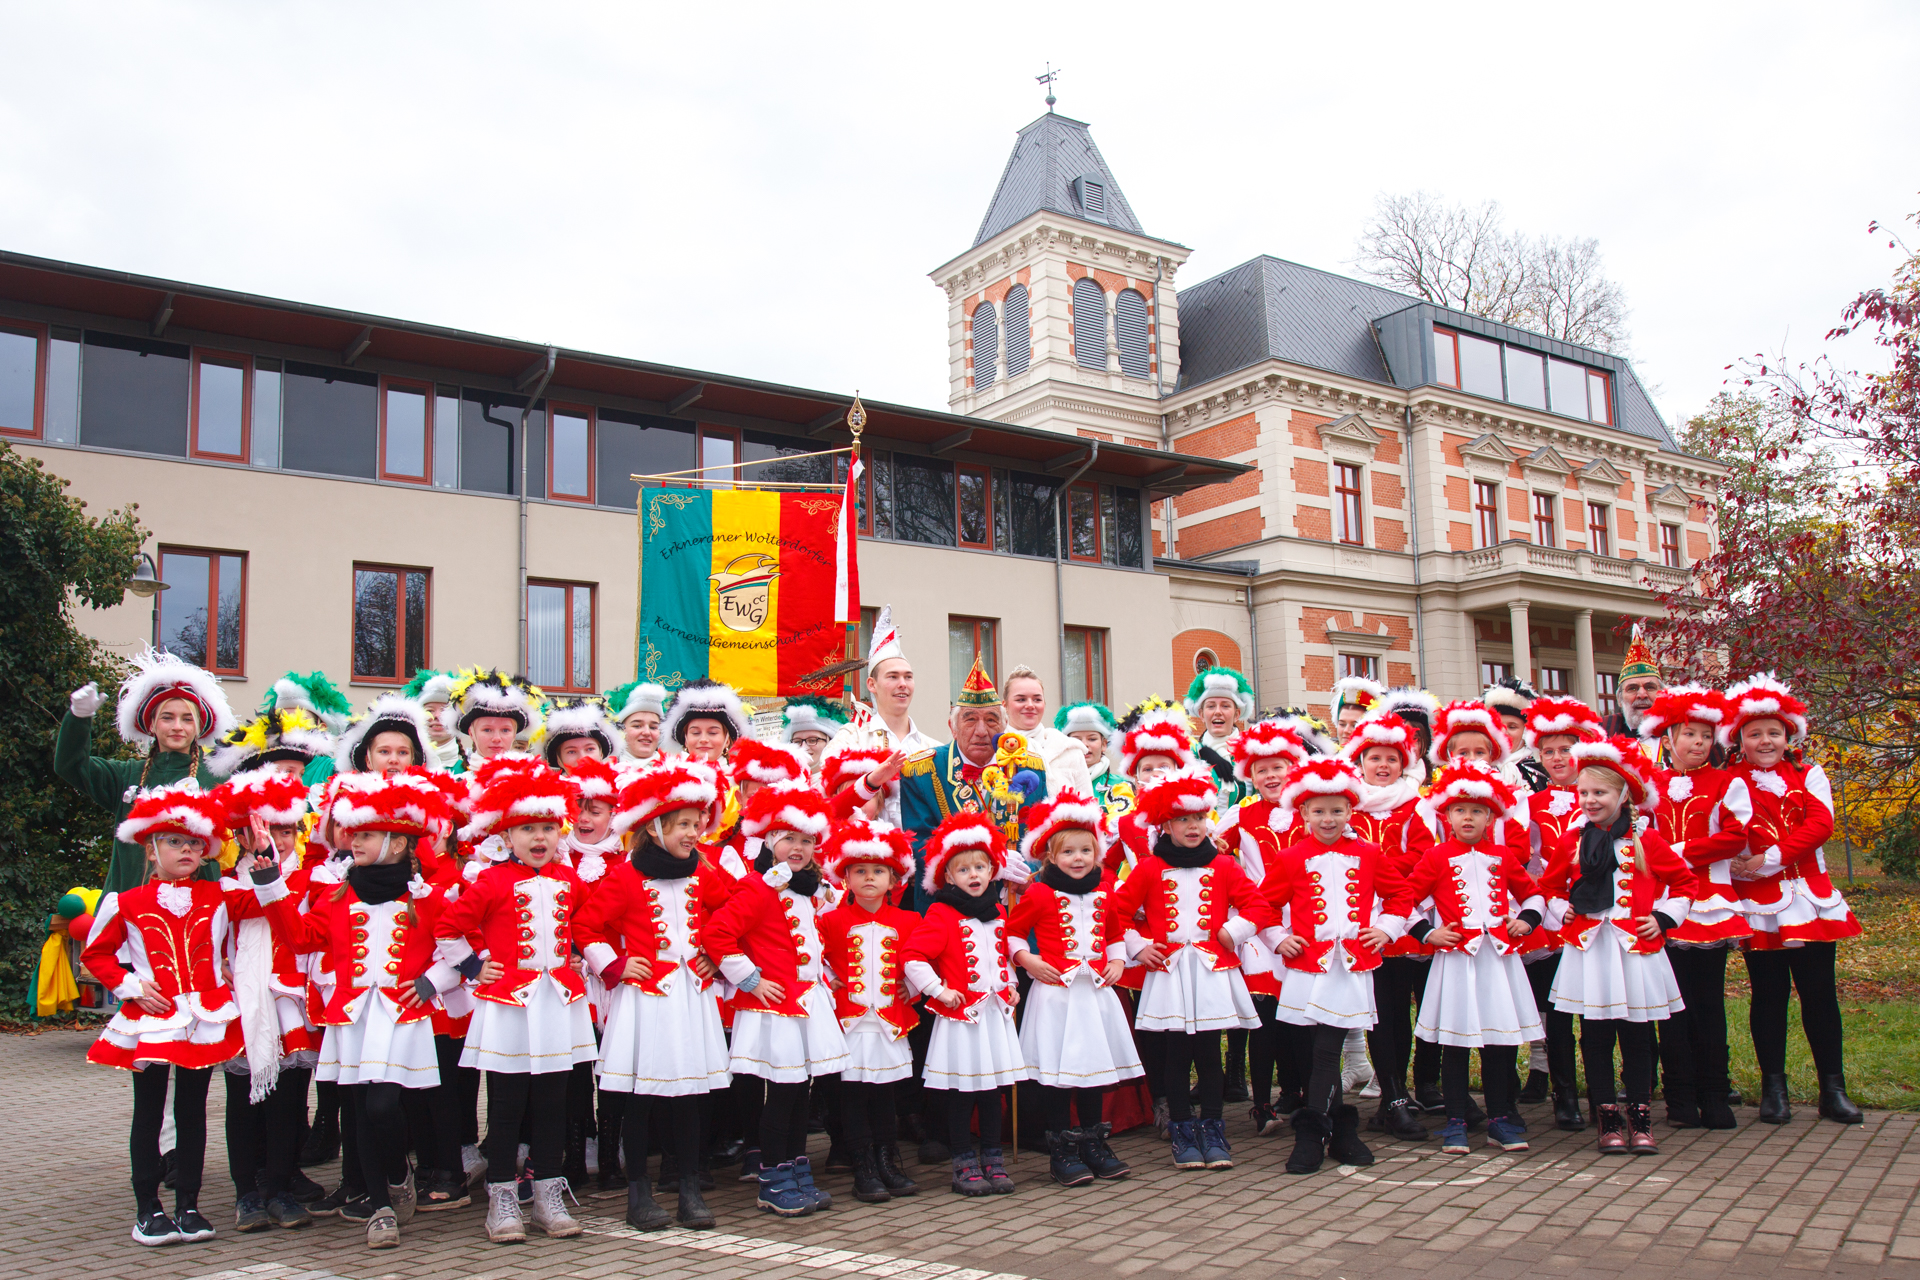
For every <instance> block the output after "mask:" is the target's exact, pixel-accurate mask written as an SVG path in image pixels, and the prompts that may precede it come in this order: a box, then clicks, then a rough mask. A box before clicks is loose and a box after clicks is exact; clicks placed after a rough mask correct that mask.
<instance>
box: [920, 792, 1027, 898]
mask: <svg viewBox="0 0 1920 1280" xmlns="http://www.w3.org/2000/svg"><path fill="white" fill-rule="evenodd" d="M963 853H984V854H986V855H987V860H988V861H989V862H990V863H992V864H993V878H994V879H995V880H999V879H1002V878H1004V876H1005V875H1006V870H1007V838H1006V837H1005V836H1004V835H1002V834H1001V833H1000V828H999V826H998V825H997V824H996V823H995V822H994V821H993V819H992V818H989V817H987V815H985V814H984V813H967V812H965V811H964V810H963V811H961V812H959V813H955V814H953V815H952V816H950V817H949V818H948V819H947V820H946V821H945V822H942V823H941V824H940V825H939V826H937V827H935V828H934V829H933V832H932V834H931V835H929V836H928V837H927V842H926V844H925V845H923V846H921V850H920V856H921V858H922V859H924V860H925V863H926V866H925V869H924V870H923V871H922V872H921V874H920V887H921V888H922V889H924V890H926V891H927V892H928V893H938V892H939V891H940V886H941V885H944V884H945V883H946V882H947V864H948V863H950V862H952V861H953V859H954V858H955V857H956V856H958V855H960V854H963Z"/></svg>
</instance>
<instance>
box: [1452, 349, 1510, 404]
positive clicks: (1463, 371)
mask: <svg viewBox="0 0 1920 1280" xmlns="http://www.w3.org/2000/svg"><path fill="white" fill-rule="evenodd" d="M1460 389H1461V390H1462V391H1471V392H1472V393H1473V394H1474V395H1477V396H1492V397H1493V398H1494V399H1495V400H1498V399H1500V398H1501V396H1502V394H1503V392H1502V389H1501V384H1500V344H1499V343H1497V342H1488V341H1487V340H1486V339H1485V338H1475V337H1471V336H1469V335H1467V334H1464V333H1463V334H1461V335H1460Z"/></svg>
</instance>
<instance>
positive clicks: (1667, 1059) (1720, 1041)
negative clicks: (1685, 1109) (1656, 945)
mask: <svg viewBox="0 0 1920 1280" xmlns="http://www.w3.org/2000/svg"><path fill="white" fill-rule="evenodd" d="M1731 949H1732V948H1730V947H1668V948H1667V961H1668V963H1670V964H1671V965H1672V966H1673V980H1674V982H1675V983H1676V984H1677V985H1678V986H1679V988H1680V999H1681V1000H1682V1001H1683V1002H1684V1003H1685V1004H1686V1006H1687V1007H1686V1008H1684V1009H1682V1010H1680V1011H1679V1012H1678V1013H1676V1014H1674V1015H1673V1016H1672V1017H1670V1018H1668V1019H1667V1024H1666V1025H1665V1026H1664V1027H1661V1028H1660V1074H1661V1076H1662V1077H1663V1078H1664V1079H1665V1081H1666V1090H1667V1100H1668V1101H1669V1102H1673V1101H1681V1102H1692V1101H1696V1100H1698V1098H1699V1096H1700V1095H1701V1094H1704V1093H1716V1094H1723V1093H1725V1092H1726V1091H1727V1089H1728V1088H1729V1087H1730V1084H1731V1082H1730V1081H1729V1080H1728V1079H1727V952H1728V951H1729V950H1731ZM1783 1048H1784V1046H1783Z"/></svg>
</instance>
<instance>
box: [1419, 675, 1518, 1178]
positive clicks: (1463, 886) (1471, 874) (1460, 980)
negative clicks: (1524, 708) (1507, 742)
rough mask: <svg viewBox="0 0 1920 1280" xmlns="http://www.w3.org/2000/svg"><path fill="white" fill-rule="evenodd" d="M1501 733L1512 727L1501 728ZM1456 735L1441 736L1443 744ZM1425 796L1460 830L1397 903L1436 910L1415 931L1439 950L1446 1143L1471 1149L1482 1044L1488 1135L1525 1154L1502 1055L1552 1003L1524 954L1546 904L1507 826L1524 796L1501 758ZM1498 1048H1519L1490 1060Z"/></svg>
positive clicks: (1438, 1033)
mask: <svg viewBox="0 0 1920 1280" xmlns="http://www.w3.org/2000/svg"><path fill="white" fill-rule="evenodd" d="M1455 705H1456V706H1457V705H1459V704H1455ZM1467 705H1469V706H1473V705H1476V704H1471V703H1470V704H1467ZM1481 710H1482V711H1484V710H1485V709H1484V708H1481ZM1487 714H1491V713H1487ZM1494 732H1496V733H1498V732H1500V731H1499V728H1498V726H1497V725H1496V726H1495V727H1494ZM1502 740H1503V741H1504V735H1502ZM1444 741H1445V738H1444V737H1442V736H1441V735H1440V734H1438V733H1436V734H1435V737H1434V746H1435V748H1436V749H1438V748H1439V747H1440V746H1441V744H1442V743H1443V742H1444ZM1421 805H1422V807H1423V808H1424V809H1426V810H1428V811H1430V812H1432V813H1434V814H1435V815H1436V816H1437V817H1438V818H1439V820H1440V821H1442V822H1444V823H1446V825H1447V831H1448V838H1447V839H1446V840H1444V841H1441V842H1440V843H1439V844H1436V845H1434V846H1433V847H1432V848H1430V849H1428V850H1427V851H1426V852H1425V853H1423V854H1422V855H1420V861H1419V862H1418V863H1417V864H1415V866H1414V868H1413V872H1412V874H1411V875H1409V876H1408V877H1407V887H1406V891H1405V893H1404V895H1403V897H1402V899H1401V900H1400V901H1397V902H1394V903H1391V904H1389V906H1388V911H1389V912H1390V913H1391V914H1393V915H1396V916H1408V915H1410V913H1411V912H1412V911H1413V910H1414V909H1415V908H1416V907H1417V906H1420V905H1422V904H1425V905H1427V906H1428V907H1429V908H1430V910H1431V916H1430V917H1429V918H1427V919H1422V920H1419V921H1416V922H1414V923H1413V925H1412V932H1413V933H1414V934H1415V935H1416V936H1418V937H1419V938H1420V939H1421V941H1423V942H1426V943H1428V944H1429V945H1431V946H1432V947H1433V948H1434V957H1433V962H1432V967H1431V969H1430V970H1429V972H1428V974H1427V989H1426V994H1425V995H1424V996H1422V997H1421V1000H1420V1018H1419V1021H1418V1022H1417V1023H1415V1025H1414V1034H1415V1035H1417V1036H1419V1037H1420V1038H1421V1039H1422V1040H1425V1041H1427V1042H1429V1043H1433V1044H1438V1045H1439V1046H1440V1077H1441V1088H1442V1089H1443V1091H1444V1093H1445V1098H1446V1109H1447V1122H1446V1125H1445V1126H1444V1127H1443V1128H1442V1130H1441V1133H1440V1149H1441V1151H1442V1152H1443V1153H1444V1154H1446V1155H1465V1154H1466V1153H1467V1150H1468V1147H1467V1114H1468V1106H1467V1104H1468V1095H1467V1068H1468V1062H1467V1055H1468V1053H1469V1052H1470V1051H1471V1050H1473V1049H1479V1050H1480V1077H1481V1081H1482V1083H1483V1085H1484V1087H1485V1092H1486V1097H1487V1117H1488V1118H1487V1141H1488V1143H1489V1144H1490V1145H1493V1146H1498V1147H1500V1148H1501V1149H1502V1150H1507V1151H1523V1150H1525V1149H1526V1146H1527V1142H1526V1137H1525V1134H1526V1127H1525V1125H1524V1124H1523V1123H1521V1121H1520V1117H1519V1113H1518V1111H1517V1110H1516V1108H1515V1107H1514V1098H1513V1083H1514V1081H1513V1073H1512V1071H1511V1070H1501V1069H1500V1065H1499V1059H1500V1057H1502V1056H1504V1057H1506V1061H1507V1062H1509V1063H1510V1062H1511V1061H1512V1058H1511V1056H1510V1054H1511V1048H1510V1046H1516V1045H1522V1044H1526V1043H1527V1042H1528V1041H1530V1040H1537V1039H1539V1038H1540V1035H1541V1026H1540V1012H1539V1009H1538V1008H1537V1007H1536V1006H1535V1005H1534V1002H1533V988H1532V987H1531V986H1530V985H1529V984H1528V982H1527V975H1526V973H1525V971H1524V968H1523V966H1522V965H1521V962H1520V955H1519V952H1520V951H1521V950H1524V949H1525V948H1526V947H1528V946H1530V945H1533V946H1537V945H1538V942H1537V941H1534V942H1532V943H1529V941H1528V938H1529V936H1530V935H1531V934H1533V933H1534V931H1535V930H1537V929H1538V928H1539V926H1540V914H1541V910H1542V908H1543V907H1544V905H1545V902H1544V900H1543V899H1542V898H1541V896H1540V892H1539V889H1538V888H1537V887H1536V886H1535V884H1534V881H1533V878H1532V877H1531V876H1529V875H1528V874H1527V869H1526V861H1525V854H1524V852H1523V853H1520V854H1516V853H1515V851H1514V850H1513V848H1512V847H1511V846H1510V845H1507V844H1505V843H1503V842H1502V841H1501V840H1500V839H1499V837H1498V835H1497V834H1496V831H1497V829H1498V828H1499V824H1500V823H1501V822H1503V821H1505V822H1516V821H1517V818H1516V811H1517V809H1518V808H1519V802H1518V801H1517V800H1516V799H1515V797H1514V794H1513V791H1512V790H1511V789H1510V788H1509V787H1508V786H1507V784H1506V783H1505V782H1504V781H1502V780H1501V778H1500V775H1499V774H1497V773H1495V772H1494V771H1493V767H1492V766H1491V765H1489V764H1486V763H1484V762H1481V761H1470V760H1455V761H1453V762H1452V763H1450V764H1448V765H1447V766H1446V767H1445V768H1443V769H1442V770H1441V771H1440V776H1439V777H1438V778H1437V779H1436V780H1435V782H1434V786H1433V790H1432V792H1431V794H1429V795H1428V796H1427V798H1426V799H1425V800H1423V801H1422V802H1421ZM1436 921H1437V923H1435V922H1436ZM1489 1045H1495V1046H1508V1048H1506V1049H1504V1050H1503V1052H1502V1053H1501V1054H1498V1055H1496V1057H1495V1061H1494V1062H1493V1063H1491V1064H1490V1063H1489V1062H1488V1061H1487V1057H1488V1055H1487V1046H1489Z"/></svg>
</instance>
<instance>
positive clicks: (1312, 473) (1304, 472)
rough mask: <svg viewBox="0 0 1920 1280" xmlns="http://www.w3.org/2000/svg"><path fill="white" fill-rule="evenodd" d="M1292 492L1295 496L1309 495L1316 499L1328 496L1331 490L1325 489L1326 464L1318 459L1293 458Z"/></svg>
mask: <svg viewBox="0 0 1920 1280" xmlns="http://www.w3.org/2000/svg"><path fill="white" fill-rule="evenodd" d="M1293 491H1294V493H1296V494H1301V493H1310V494H1312V495H1313V496H1315V497H1317V498H1324V497H1327V496H1329V494H1331V493H1332V490H1331V489H1329V488H1328V487H1327V464H1326V463H1324V462H1322V461H1320V460H1319V459H1318V458H1295V459H1294V460H1293Z"/></svg>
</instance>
